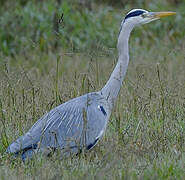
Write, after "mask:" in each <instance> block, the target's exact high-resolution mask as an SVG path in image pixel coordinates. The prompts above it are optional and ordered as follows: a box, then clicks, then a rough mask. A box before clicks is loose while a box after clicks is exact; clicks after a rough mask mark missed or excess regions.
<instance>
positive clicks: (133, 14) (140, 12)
mask: <svg viewBox="0 0 185 180" xmlns="http://www.w3.org/2000/svg"><path fill="white" fill-rule="evenodd" d="M144 12H145V11H142V10H137V11H134V12H131V13H129V14H127V15H126V17H125V19H127V18H129V17H134V16H139V15H141V14H143V13H144Z"/></svg>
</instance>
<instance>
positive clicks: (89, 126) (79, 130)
mask: <svg viewBox="0 0 185 180" xmlns="http://www.w3.org/2000/svg"><path fill="white" fill-rule="evenodd" d="M174 14H175V13H173V12H151V13H150V12H148V11H146V10H142V9H135V10H132V11H130V12H129V13H128V14H127V15H126V18H125V19H123V21H122V23H121V28H120V33H119V37H118V45H117V47H118V63H117V65H116V67H115V69H114V71H113V72H112V74H111V76H110V78H109V80H108V81H107V83H106V85H105V86H104V87H103V88H102V89H101V90H100V91H98V92H93V93H88V94H86V95H83V96H80V97H77V98H74V99H72V100H70V101H68V102H66V103H64V104H61V105H59V106H57V107H56V108H54V109H52V110H51V111H50V112H48V113H46V114H45V115H44V116H43V117H41V118H40V119H39V120H38V121H37V122H36V123H35V124H34V125H33V126H32V128H31V129H30V130H29V131H28V132H27V133H26V134H25V135H23V136H21V137H19V138H18V139H17V140H16V141H15V142H13V143H12V144H10V146H9V147H8V148H7V152H8V153H14V154H15V155H17V154H21V155H22V159H23V160H25V159H26V158H28V157H29V158H31V157H32V155H33V153H36V152H44V151H45V150H48V149H49V150H50V149H51V150H53V149H60V150H61V152H62V154H63V155H65V154H68V153H75V154H77V153H79V152H80V151H81V150H82V149H87V150H89V149H91V148H93V147H94V146H95V145H96V143H97V142H98V141H99V139H100V138H101V137H102V136H103V134H104V132H105V129H106V126H107V123H108V120H109V117H110V114H111V110H112V108H113V106H114V104H115V102H116V99H117V96H118V94H119V91H120V88H121V85H122V82H123V78H124V76H125V74H126V71H127V67H128V64H129V53H128V52H129V47H128V41H129V36H130V33H131V31H132V29H133V28H134V27H135V26H137V25H139V24H145V23H148V22H151V21H153V20H156V19H159V18H160V17H165V16H169V15H174Z"/></svg>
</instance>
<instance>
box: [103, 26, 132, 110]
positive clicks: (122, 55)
mask: <svg viewBox="0 0 185 180" xmlns="http://www.w3.org/2000/svg"><path fill="white" fill-rule="evenodd" d="M131 31H132V28H131V27H129V26H125V25H124V24H123V27H122V29H121V31H120V34H119V37H118V45H117V47H118V62H117V64H116V67H115V68H114V70H113V72H112V74H111V76H110V78H109V80H108V81H107V83H106V84H105V86H104V87H103V88H102V90H101V93H102V94H103V96H104V97H105V98H106V99H107V100H108V103H109V104H110V107H111V108H112V107H113V106H114V104H115V101H116V99H117V96H118V94H119V91H120V88H121V86H122V82H123V78H124V76H125V74H126V71H127V67H128V63H129V47H128V41H129V36H130V32H131Z"/></svg>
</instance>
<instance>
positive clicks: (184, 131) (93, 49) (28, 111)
mask: <svg viewBox="0 0 185 180" xmlns="http://www.w3.org/2000/svg"><path fill="white" fill-rule="evenodd" d="M22 2H23V1H22ZM35 4H36V3H27V4H26V5H25V6H24V8H25V7H27V8H28V9H29V8H30V7H33V6H34V7H35V8H36V7H37V6H36V5H35ZM51 4H52V3H51ZM166 5H168V6H167V7H169V8H170V10H174V11H177V12H179V14H178V15H177V16H176V17H171V19H170V18H166V19H164V20H161V21H158V22H153V23H151V24H148V25H145V26H142V27H140V28H137V29H135V30H134V32H133V33H132V37H131V39H130V64H129V68H128V72H127V75H126V77H125V79H124V83H123V87H122V89H121V92H120V95H119V98H118V101H117V104H116V107H115V109H114V111H113V112H112V116H111V118H110V121H109V124H108V128H107V130H106V133H105V136H104V137H103V139H102V140H101V141H100V142H99V143H98V145H97V146H96V147H95V148H94V149H92V150H91V151H90V152H88V153H86V154H81V155H80V156H76V157H72V158H67V159H61V158H60V155H59V152H56V153H55V154H53V156H51V157H41V156H36V157H34V159H33V160H31V161H28V162H26V163H25V164H24V163H23V162H21V160H20V159H19V158H18V159H12V157H11V156H9V155H7V154H6V153H4V152H5V150H6V148H7V146H8V144H9V143H11V142H12V141H13V140H15V139H16V138H17V137H18V136H20V135H22V134H24V133H25V132H26V131H27V130H28V129H29V128H30V127H31V126H32V125H33V123H34V122H36V121H37V120H38V119H39V118H40V117H41V116H42V115H43V114H44V113H45V112H47V111H49V110H50V109H52V108H53V107H55V106H57V105H58V104H61V103H63V102H65V101H67V100H69V99H71V98H74V97H76V96H80V95H82V94H84V93H87V92H89V91H96V90H99V89H100V88H101V87H103V85H104V84H105V82H106V81H107V79H108V77H109V75H110V73H111V72H112V70H113V68H114V65H115V63H116V61H117V51H116V48H115V47H116V38H117V33H118V30H119V28H118V26H119V23H120V19H121V16H120V13H121V9H118V8H117V7H116V9H114V8H112V9H113V10H112V11H111V12H108V13H105V14H103V12H101V10H102V8H104V9H105V10H106V9H110V7H109V6H107V5H105V4H103V5H102V4H101V5H99V8H98V9H93V10H92V11H90V10H87V12H85V11H84V12H83V13H84V14H85V15H84V17H85V16H88V19H87V20H90V21H91V22H94V24H93V23H92V24H91V23H90V25H89V27H88V30H87V32H86V33H87V36H85V39H83V37H81V36H83V33H84V32H81V29H83V28H85V27H84V26H85V25H84V23H85V20H84V21H82V22H81V20H80V15H79V16H77V17H76V18H79V20H74V19H72V20H71V21H70V22H69V24H68V21H67V20H66V19H65V28H66V29H63V31H65V32H64V37H62V38H66V40H68V37H67V36H69V37H70V35H71V34H73V33H74V34H75V32H74V31H75V30H74V31H73V30H71V31H70V26H71V25H70V23H71V22H73V23H77V24H80V25H79V26H78V28H79V29H78V28H77V29H78V32H77V33H76V34H75V35H74V37H76V38H77V39H79V40H77V42H79V44H78V43H77V44H76V43H74V42H75V41H74V42H73V41H72V42H73V43H72V44H73V45H71V44H68V41H67V42H66V45H65V44H60V43H61V42H63V41H62V39H61V38H60V37H57V38H56V37H55V36H54V35H52V36H50V35H49V34H47V35H46V36H45V37H46V39H47V38H48V39H50V40H49V41H46V42H45V45H46V46H44V48H42V47H41V43H39V42H40V41H39V42H38V41H37V40H35V47H33V44H32V42H30V40H29V38H30V37H31V36H33V35H31V33H33V32H36V31H40V30H41V29H40V28H36V27H37V26H36V25H34V23H36V22H37V19H34V20H31V22H32V26H31V27H32V29H31V27H27V24H29V23H28V20H25V22H26V23H27V24H26V25H25V26H26V27H27V28H28V29H24V28H23V29H22V30H21V31H20V32H19V31H18V30H17V26H18V25H17V24H16V23H15V29H13V28H12V27H11V25H12V24H14V23H13V22H12V23H10V24H9V26H8V27H7V28H9V30H8V31H5V30H2V29H1V30H0V31H1V32H2V31H3V33H5V34H8V33H12V37H14V36H15V35H16V38H15V37H14V38H15V39H14V40H15V41H14V40H11V41H9V44H8V43H7V46H4V45H3V46H4V47H6V48H5V49H4V50H5V51H1V52H0V87H1V88H0V179H183V178H184V176H185V171H184V168H185V155H184V154H185V149H184V147H185V122H184V120H185V91H184V89H185V71H184V67H185V61H184V57H185V53H184V52H185V51H184V47H185V42H184V40H183V38H184V33H185V32H184V31H183V28H182V26H183V25H182V24H183V22H184V21H183V20H182V17H183V8H182V6H178V7H172V6H171V5H170V4H169V3H167V4H165V6H166ZM17 6H20V4H17ZM46 6H49V4H48V3H46V4H45V5H44V7H46ZM51 6H52V5H51ZM20 7H21V6H20ZM67 7H69V8H72V7H73V6H72V5H66V8H67ZM95 7H98V5H96V4H95ZM24 8H23V9H22V10H23V11H24V10H25V9H24ZM39 8H41V7H38V9H39ZM73 8H74V9H75V8H78V6H77V7H76V6H74V7H73ZM127 8H128V9H130V8H132V6H131V5H128V7H125V9H123V11H124V12H126V11H127ZM146 8H148V9H152V8H153V9H152V10H160V8H159V7H158V5H157V4H155V3H154V2H153V3H152V4H148V5H146ZM30 9H32V8H30ZM43 9H44V10H46V9H45V8H41V11H40V12H39V11H38V13H41V14H42V13H43V11H44V10H43ZM161 10H166V9H165V7H163V8H162V7H161ZM167 10H169V9H167ZM89 11H90V12H89ZM10 12H11V11H9V12H7V14H6V13H5V14H4V16H3V17H1V20H2V21H4V22H6V21H5V20H6V18H7V17H8V18H10V17H12V16H13V15H14V13H12V14H11V13H10ZM27 12H28V11H27ZM46 12H47V11H46ZM51 12H52V11H51ZM51 12H50V13H51ZM17 13H25V12H22V11H21V12H17ZM94 14H96V16H94ZM69 15H70V14H69ZM43 17H44V18H45V20H46V19H47V17H48V18H49V19H50V16H49V15H48V16H43ZM99 17H102V18H103V19H102V21H103V20H104V18H105V19H106V18H108V19H109V21H107V23H106V21H105V22H104V24H103V25H102V24H101V23H100V24H96V22H95V20H96V21H98V20H99V19H98V18H99ZM24 18H26V16H25V17H24ZM73 18H75V15H74V17H73ZM10 19H11V18H10ZM28 19H29V18H28ZM50 20H52V18H51V19H50ZM50 20H47V23H48V24H49V22H50ZM181 20H182V24H179V23H180V22H181ZM2 21H1V22H2ZM76 21H77V22H76ZM47 23H46V24H47ZM111 23H112V25H111ZM7 24H8V23H7ZM48 24H47V28H46V29H44V30H43V33H47V32H48V31H49V30H48V29H50V28H51V27H49V26H50V24H49V25H48ZM95 25H97V27H99V29H98V32H96V27H93V28H94V30H93V29H92V30H91V27H92V26H95ZM29 28H30V30H29ZM68 28H69V29H68ZM179 28H181V29H179ZM13 30H14V31H13ZM34 30H35V31H34ZM94 31H95V35H94V34H93V32H94ZM61 33H62V32H61ZM79 33H80V34H79ZM96 33H100V35H99V36H98V37H99V40H100V42H99V43H97V41H94V42H92V41H91V40H90V41H88V34H89V38H90V37H91V38H93V37H94V36H95V37H96ZM111 33H112V34H111ZM109 34H110V37H109V36H108V35H109ZM104 35H105V36H104ZM1 37H2V38H0V42H1V45H2V44H3V42H5V41H3V38H4V39H6V38H7V37H6V36H5V35H2V34H1ZM21 37H24V38H25V40H26V41H24V38H22V39H21ZM34 37H35V36H34ZM40 37H42V36H40ZM108 37H109V39H108ZM56 39H58V41H59V42H58V43H59V44H58V48H57V49H55V48H54V46H55V45H54V43H53V41H55V40H56ZM104 39H105V41H104ZM16 40H19V41H16ZM85 41H88V42H86V45H85V47H86V49H84V47H83V43H84V42H85ZM18 42H19V43H18ZM25 42H26V44H24V43H25ZM12 43H15V44H12ZM5 44H6V43H5ZM18 44H19V45H20V46H18ZM74 46H75V47H74ZM23 47H25V49H24V48H23ZM61 47H62V48H61ZM68 48H69V49H68ZM78 48H79V49H78Z"/></svg>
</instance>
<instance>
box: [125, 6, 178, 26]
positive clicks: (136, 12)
mask: <svg viewBox="0 0 185 180" xmlns="http://www.w3.org/2000/svg"><path fill="white" fill-rule="evenodd" d="M175 14H176V13H175V12H170V11H167V12H148V11H146V10H144V9H133V10H131V11H130V12H128V14H127V15H126V17H125V19H124V24H129V25H131V26H133V27H134V26H137V25H139V24H146V23H149V22H151V21H154V20H157V19H160V18H162V17H166V16H172V15H175Z"/></svg>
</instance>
